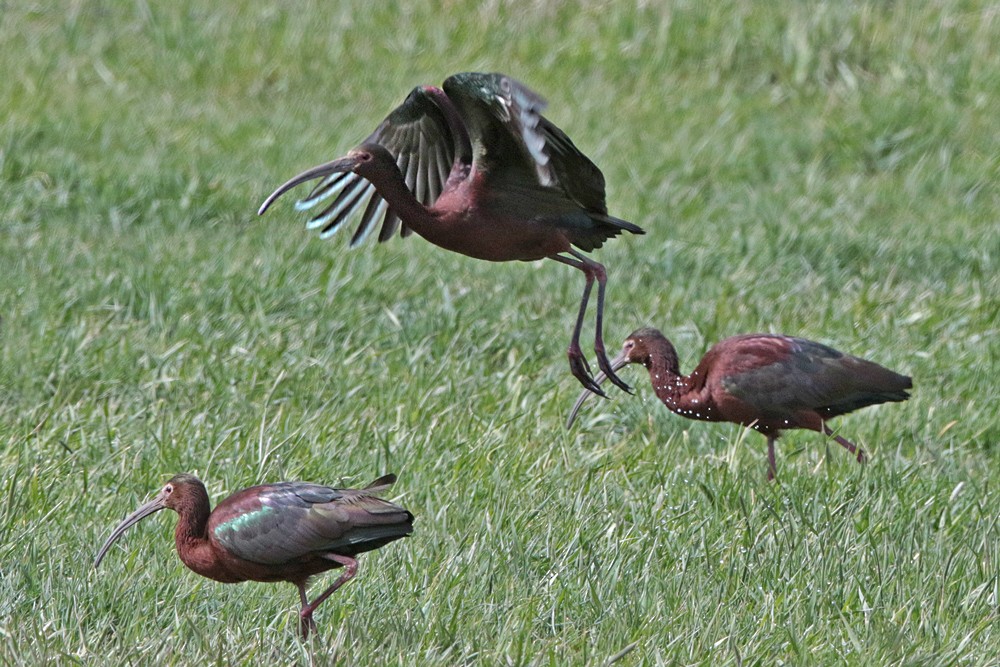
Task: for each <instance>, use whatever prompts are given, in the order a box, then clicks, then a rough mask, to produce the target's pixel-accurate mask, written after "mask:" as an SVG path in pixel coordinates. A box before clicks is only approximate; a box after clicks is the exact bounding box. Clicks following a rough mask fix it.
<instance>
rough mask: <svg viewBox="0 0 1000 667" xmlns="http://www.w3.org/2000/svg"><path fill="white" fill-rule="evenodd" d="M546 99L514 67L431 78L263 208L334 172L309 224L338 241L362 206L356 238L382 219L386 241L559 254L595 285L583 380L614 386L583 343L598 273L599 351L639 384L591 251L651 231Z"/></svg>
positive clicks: (511, 254) (577, 365)
mask: <svg viewBox="0 0 1000 667" xmlns="http://www.w3.org/2000/svg"><path fill="white" fill-rule="evenodd" d="M544 108H545V101H544V100H543V99H542V98H541V97H540V96H539V95H538V94H537V93H535V92H534V91H532V90H531V89H529V88H528V87H527V86H525V85H523V84H521V83H518V82H517V81H515V80H514V79H511V78H510V77H507V76H504V75H503V74H481V73H477V72H469V73H465V74H455V75H453V76H450V77H448V79H446V80H445V82H444V85H443V88H437V87H434V86H420V87H417V88H414V89H413V91H412V92H411V93H410V94H409V96H408V97H407V98H406V100H405V101H404V102H403V103H402V104H401V105H400V106H398V107H397V108H396V109H395V110H393V111H392V113H390V114H389V115H388V117H386V119H385V120H383V121H382V123H381V125H379V126H378V128H377V129H376V130H375V132H373V133H372V134H371V135H370V136H369V137H368V138H367V139H365V140H364V141H363V142H362V143H361V144H360V145H359V146H358V147H357V148H355V149H354V150H352V151H350V152H349V153H348V154H347V155H346V156H345V157H342V158H339V159H337V160H334V161H332V162H327V163H326V164H321V165H319V166H317V167H313V168H312V169H308V170H306V171H304V172H302V173H301V174H299V175H298V176H295V177H294V178H292V179H291V180H289V181H288V182H286V183H285V184H284V185H282V186H281V187H279V188H278V189H277V190H275V191H274V192H273V193H272V194H271V195H270V196H269V197H268V198H267V199H266V200H264V203H263V204H262V205H261V207H260V210H259V211H258V215H263V213H264V212H265V211H266V210H267V209H268V207H269V206H270V205H271V204H272V203H273V202H274V201H275V200H276V199H277V198H278V197H280V196H281V195H282V194H284V193H285V192H287V191H288V190H290V189H292V188H294V187H295V186H297V185H300V184H302V183H305V182H307V181H311V180H314V179H322V180H320V182H319V183H318V184H317V185H316V186H315V187H314V188H313V189H312V191H311V192H310V193H309V195H308V196H306V197H305V199H302V200H301V201H299V202H298V204H297V207H298V208H299V209H300V210H305V209H311V208H313V207H315V206H317V205H318V204H320V203H321V202H327V200H330V198H332V200H330V201H329V203H325V204H324V205H323V206H322V207H321V208H320V210H319V212H318V213H316V214H315V215H314V216H313V218H312V219H311V220H310V221H309V223H308V225H307V226H308V227H309V228H310V229H320V230H321V236H323V237H327V236H329V235H331V234H333V233H334V232H336V231H337V229H338V228H340V227H341V225H342V224H343V223H344V221H345V220H347V219H348V217H349V216H351V214H352V213H354V212H355V211H362V213H361V220H360V224H359V225H358V227H357V230H356V231H355V232H354V236H353V237H352V238H351V245H352V246H354V245H356V244H358V243H360V242H361V241H363V240H364V239H365V238H366V237H367V236H368V235H369V234H370V233H371V232H372V231H373V230H374V229H375V227H376V226H377V225H378V221H379V219H381V228H380V230H379V234H378V240H379V241H380V242H382V241H386V240H388V239H389V238H391V237H392V236H393V234H394V233H395V232H396V230H397V229H400V235H401V236H408V235H409V234H410V233H411V232H416V233H417V234H419V235H420V236H422V237H423V238H424V239H426V240H427V241H430V242H431V243H433V244H434V245H437V246H440V247H442V248H444V249H445V250H451V251H453V252H458V253H461V254H463V255H467V256H469V257H474V258H476V259H484V260H488V261H491V262H507V261H512V260H520V261H525V262H527V261H533V260H537V259H543V258H550V259H554V260H555V261H557V262H561V263H563V264H568V265H569V266H572V267H574V268H576V269H579V270H580V271H582V272H583V274H584V276H585V277H586V285H585V287H584V289H583V297H582V298H581V299H580V311H579V314H578V316H577V319H576V326H575V327H574V329H573V337H572V339H571V341H570V345H569V350H568V355H569V361H570V369H571V370H572V372H573V375H574V376H576V377H577V379H579V380H580V382H581V383H582V384H583V386H585V387H587V388H588V389H590V390H591V391H592V392H595V393H598V394H601V395H604V394H603V391H602V390H601V388H600V387H599V386H598V384H597V383H596V382H595V381H594V378H593V376H592V375H591V371H590V367H589V365H588V364H587V361H586V359H585V358H584V356H583V352H582V351H581V349H580V332H581V329H582V327H583V319H584V316H585V315H586V311H587V302H588V299H589V298H590V292H591V288H592V287H593V284H594V281H595V280H596V281H597V314H596V335H595V338H594V351H595V353H596V355H597V363H598V366H599V368H600V370H601V371H602V372H603V373H604V375H605V376H606V377H608V378H610V379H611V381H612V382H613V383H614V384H616V385H618V386H619V387H621V388H622V389H624V390H626V391H628V390H629V387H628V385H626V384H625V383H624V382H622V381H621V380H620V379H619V378H618V376H617V375H615V373H614V370H613V369H612V368H611V366H610V364H609V361H608V357H607V354H606V353H605V349H604V340H603V326H602V322H603V317H604V291H605V283H606V281H607V273H606V272H605V269H604V267H603V266H602V265H601V264H598V263H597V262H595V261H594V260H592V259H590V258H588V257H587V256H586V255H584V254H582V252H581V251H584V252H589V251H592V250H595V249H597V248H600V247H601V246H602V245H603V244H604V242H605V241H606V240H607V239H609V238H611V237H613V236H617V235H618V234H621V233H622V232H623V231H628V232H632V233H633V234H642V233H644V232H643V230H642V229H641V228H639V227H638V226H636V225H634V224H632V223H631V222H627V221H625V220H621V219H619V218H615V217H613V216H610V215H608V210H607V206H606V205H605V202H604V175H603V174H602V173H601V170H600V169H598V168H597V166H596V165H594V163H593V162H591V161H590V159H589V158H587V156H586V155H584V154H583V153H581V152H580V150H579V149H578V148H577V147H576V146H575V145H574V144H573V142H572V141H571V140H570V138H569V137H568V136H566V134H565V133H563V131H562V130H560V129H559V128H558V127H556V126H555V125H553V124H552V123H551V122H550V121H549V120H548V119H547V118H545V116H543V115H541V112H542V110H543V109H544Z"/></svg>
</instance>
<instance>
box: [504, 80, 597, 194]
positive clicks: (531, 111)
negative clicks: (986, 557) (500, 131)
mask: <svg viewBox="0 0 1000 667" xmlns="http://www.w3.org/2000/svg"><path fill="white" fill-rule="evenodd" d="M506 81H507V85H506V86H503V87H501V90H506V91H509V92H507V94H506V95H505V96H503V100H504V105H505V106H506V108H507V115H508V123H509V124H510V126H511V129H512V132H513V135H514V137H515V138H517V139H518V140H519V143H520V144H521V146H522V147H523V149H524V151H525V152H526V154H527V155H528V156H530V157H531V159H532V160H534V162H535V168H536V171H537V174H538V181H539V183H540V184H541V185H543V186H551V187H557V188H560V189H562V190H563V191H564V192H565V193H566V195H567V196H568V197H570V198H571V199H572V200H574V201H575V202H576V203H577V204H579V205H580V206H581V207H582V208H583V209H585V210H586V211H588V212H592V213H600V214H607V212H608V209H607V204H606V203H605V192H604V187H605V186H604V174H602V173H601V170H600V169H598V168H597V165H595V164H594V163H593V162H592V161H591V160H590V158H588V157H587V156H586V155H584V154H583V153H582V152H581V151H580V149H578V148H577V147H576V144H574V143H573V140H572V139H570V138H569V137H568V136H567V135H566V133H565V132H563V131H562V130H561V129H559V128H558V127H557V126H556V125H555V124H554V123H553V122H552V121H550V120H549V119H548V118H546V117H545V116H543V115H542V111H543V110H544V109H545V106H546V103H545V101H544V100H543V99H542V97H541V96H539V95H538V94H537V93H536V92H534V91H533V90H531V89H530V88H528V87H527V86H525V85H524V84H522V83H520V82H518V81H515V80H514V79H511V78H509V77H507V79H506Z"/></svg>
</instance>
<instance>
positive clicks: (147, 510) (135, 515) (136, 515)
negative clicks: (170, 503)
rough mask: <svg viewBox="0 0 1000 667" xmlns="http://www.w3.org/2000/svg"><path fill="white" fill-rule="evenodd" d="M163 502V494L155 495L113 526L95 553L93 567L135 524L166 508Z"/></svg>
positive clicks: (98, 563) (99, 562)
mask: <svg viewBox="0 0 1000 667" xmlns="http://www.w3.org/2000/svg"><path fill="white" fill-rule="evenodd" d="M163 500H164V498H163V494H162V493H160V494H157V496H156V497H155V498H153V499H152V500H150V501H149V502H148V503H146V504H145V505H143V506H142V507H140V508H139V509H137V510H136V511H134V512H132V513H131V514H129V515H128V516H127V517H125V519H124V520H123V521H122V522H121V523H120V524H118V525H117V526H115V529H114V530H113V531H111V535H109V536H108V539H107V541H106V542H105V543H104V546H103V547H101V550H100V551H98V552H97V558H95V559H94V567H97V566H98V565H100V564H101V560H102V559H103V558H104V554H106V553H107V552H108V549H110V548H111V545H112V544H114V543H115V541H116V540H117V539H118V538H119V537H121V536H122V535H124V534H125V531H126V530H128V529H129V528H131V527H132V526H134V525H135V524H137V523H139V522H140V521H142V520H143V519H145V518H146V517H147V516H149V515H150V514H155V513H156V512H159V511H160V510H162V509H163V508H164V507H166V505H164V504H163Z"/></svg>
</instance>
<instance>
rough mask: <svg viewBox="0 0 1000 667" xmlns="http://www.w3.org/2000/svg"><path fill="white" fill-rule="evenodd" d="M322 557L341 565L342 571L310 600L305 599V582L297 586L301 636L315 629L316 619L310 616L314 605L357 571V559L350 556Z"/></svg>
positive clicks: (319, 602)
mask: <svg viewBox="0 0 1000 667" xmlns="http://www.w3.org/2000/svg"><path fill="white" fill-rule="evenodd" d="M323 557H324V558H327V559H329V560H332V561H334V562H336V563H340V564H341V565H343V566H344V573H343V574H341V575H340V577H339V578H338V579H337V580H336V581H335V582H333V585H331V586H330V587H329V588H327V589H326V590H325V591H323V592H322V593H320V595H319V597H318V598H316V599H315V600H313V601H312V602H309V601H308V599H306V588H305V584H302V585H300V586H299V599H300V600H301V601H302V611H300V612H299V629H300V630H301V631H302V636H303V637H308V636H309V631H310V630H313V631H315V630H316V621H314V620H313V617H312V614H313V612H314V611H316V607H318V606H320V605H321V604H323V601H324V600H326V599H327V598H328V597H330V596H331V595H332V594H333V592H334V591H335V590H337V589H338V588H340V587H341V586H343V585H344V584H346V583H347V582H348V581H350V580H351V579H352V578H354V575H355V574H357V573H358V561H357V560H355V559H354V558H351V557H350V556H341V555H339V554H326V555H324V556H323Z"/></svg>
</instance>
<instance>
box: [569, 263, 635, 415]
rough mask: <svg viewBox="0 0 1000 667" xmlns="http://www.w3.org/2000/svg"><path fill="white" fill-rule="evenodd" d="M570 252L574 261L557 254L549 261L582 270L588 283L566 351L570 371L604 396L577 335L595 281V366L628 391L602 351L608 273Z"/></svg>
mask: <svg viewBox="0 0 1000 667" xmlns="http://www.w3.org/2000/svg"><path fill="white" fill-rule="evenodd" d="M569 253H570V254H571V255H573V257H574V258H575V259H571V258H569V257H562V256H560V255H553V256H552V259H554V260H556V261H558V262H561V263H563V264H567V265H569V266H572V267H573V268H576V269H579V270H580V271H583V275H584V276H585V277H586V280H587V283H586V285H585V286H584V288H583V297H582V298H581V299H580V311H579V313H578V314H577V316H576V325H575V326H574V327H573V338H571V339H570V342H569V349H568V350H567V355H568V356H569V367H570V370H571V371H572V373H573V376H574V377H576V379H577V380H579V381H580V384H582V385H583V386H584V387H586V388H587V389H589V390H590V391H592V392H594V393H595V394H597V395H599V396H607V394H605V393H604V390H602V389H601V387H600V385H598V384H597V382H596V381H594V378H593V376H592V374H591V371H590V366H589V365H588V364H587V360H586V358H585V357H584V356H583V351H582V350H581V349H580V334H581V332H582V330H583V320H584V317H585V316H586V314H587V302H588V301H589V300H590V291H591V289H592V288H593V286H594V280H597V318H596V329H597V330H596V334H595V336H594V352H595V353H596V354H597V365H598V367H599V368H600V369H601V371H602V372H603V373H604V374H605V375H606V376H607V377H608V379H609V380H611V382H613V383H614V384H615V385H617V386H618V387H620V388H622V389H624V390H625V391H631V387H629V386H628V385H627V384H625V382H623V381H622V380H621V378H619V377H618V376H617V375H615V372H614V371H613V370H612V369H611V362H610V361H609V360H608V355H607V352H606V350H605V348H604V331H603V330H604V291H605V285H606V283H607V272H606V271H605V270H604V267H603V266H602V265H600V264H598V263H597V262H595V261H593V260H591V259H589V258H588V257H586V256H584V255H581V254H580V253H578V252H576V251H575V250H570V251H569Z"/></svg>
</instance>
